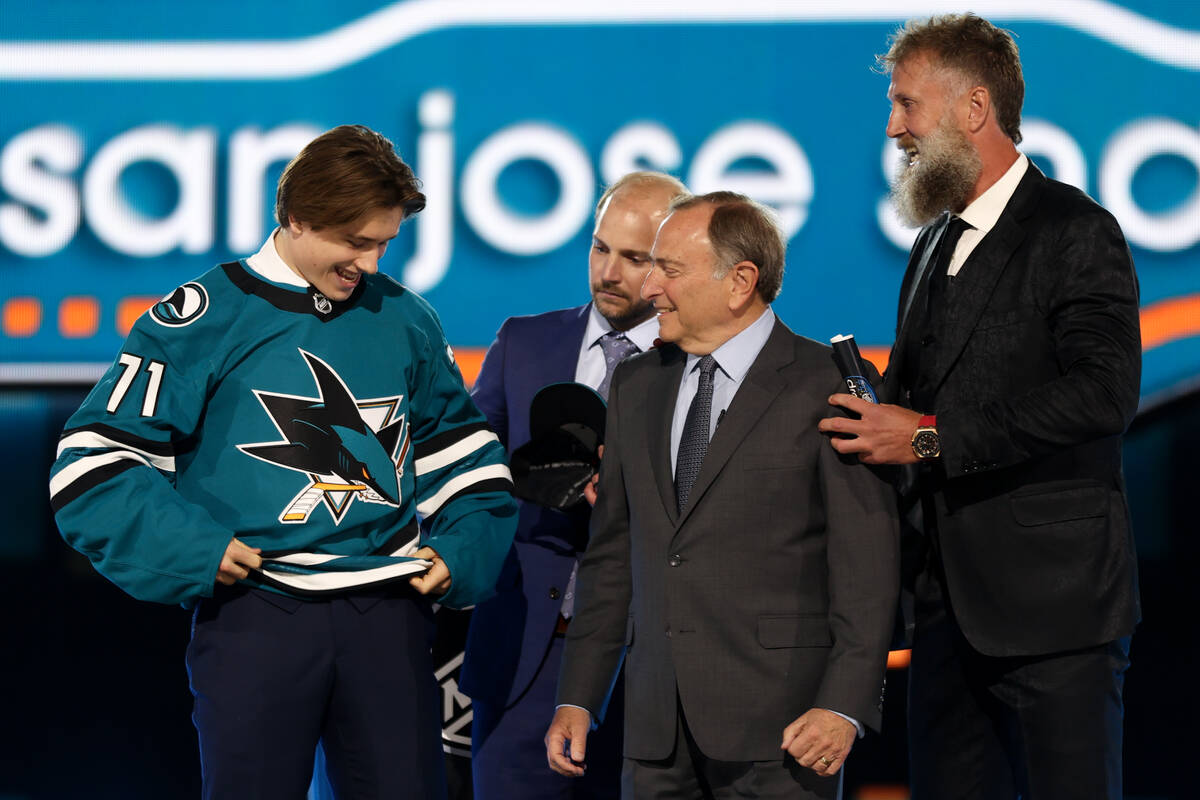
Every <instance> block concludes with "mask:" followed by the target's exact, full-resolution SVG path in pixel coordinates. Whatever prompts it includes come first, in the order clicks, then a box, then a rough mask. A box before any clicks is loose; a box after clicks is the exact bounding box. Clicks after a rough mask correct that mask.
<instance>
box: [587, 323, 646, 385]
mask: <svg viewBox="0 0 1200 800" xmlns="http://www.w3.org/2000/svg"><path fill="white" fill-rule="evenodd" d="M600 349H601V350H603V351H604V380H602V381H600V385H599V386H597V387H596V393H597V394H599V395H600V396H601V397H603V398H604V399H605V400H607V399H608V386H609V384H611V383H612V376H613V370H615V369H616V368H617V364H620V363H621V362H622V361H624V360H625V359H626V358H628V357H629V356H631V355H633V354H634V353H636V352H638V346H637V345H636V344H634V343H633V342H631V341H629V338H628V337H627V336H625V334H623V333H621V332H620V331H609V332H608V333H606V334H604V335H603V336H601V337H600Z"/></svg>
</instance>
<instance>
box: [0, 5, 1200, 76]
mask: <svg viewBox="0 0 1200 800" xmlns="http://www.w3.org/2000/svg"><path fill="white" fill-rule="evenodd" d="M961 10H962V2H961V0H919V1H917V2H904V0H862V2H857V3H846V2H811V0H792V2H784V1H782V0H740V2H737V3H729V2H728V0H693V2H690V3H667V2H647V0H572V2H562V0H524V2H517V1H516V0H511V1H510V2H504V3H499V2H493V0H411V2H404V3H395V4H393V5H391V6H388V7H386V8H383V9H380V10H379V11H375V12H372V13H370V14H367V15H366V16H364V17H361V18H359V19H357V20H354V21H353V22H349V23H347V24H345V25H342V26H340V27H338V28H334V29H333V30H331V31H328V32H326V33H320V34H316V35H313V36H307V37H302V38H297V39H291V40H282V41H270V40H247V41H140V42H117V41H92V42H87V41H72V42H55V41H40V42H39V41H28V42H13V41H10V42H4V43H0V80H89V81H90V80H123V79H132V80H189V79H194V80H285V79H294V78H305V77H310V76H313V75H321V74H324V73H327V72H331V71H333V70H336V69H340V68H342V67H345V66H348V65H350V64H354V63H356V62H358V61H362V60H363V59H365V58H368V57H370V56H372V55H375V54H376V53H379V52H381V51H383V50H386V49H387V48H389V47H394V46H395V45H398V44H400V43H402V42H404V41H407V40H409V39H412V38H414V37H416V36H419V35H421V34H424V33H431V32H434V31H439V30H445V29H449V28H456V27H463V26H484V25H486V26H496V27H503V26H545V25H625V24H712V23H725V24H737V23H768V22H776V23H778V22H827V23H828V22H895V21H899V20H903V19H907V18H909V17H916V16H927V15H930V14H937V13H945V12H951V11H953V12H957V11H961ZM972 10H973V11H975V12H976V13H978V14H980V15H982V16H985V17H987V18H989V19H992V20H995V21H997V22H1013V21H1022V22H1043V23H1048V24H1053V25H1059V26H1062V27H1064V28H1070V29H1073V30H1077V31H1080V32H1081V33H1085V34H1088V35H1090V36H1094V37H1096V38H1097V39H1100V40H1102V41H1105V42H1108V43H1109V44H1112V45H1114V46H1116V47H1119V48H1121V49H1124V50H1127V51H1129V52H1131V53H1136V54H1138V55H1140V56H1142V57H1144V58H1147V59H1149V60H1151V61H1157V62H1160V63H1162V64H1165V65H1167V66H1171V67H1177V68H1180V69H1188V70H1200V31H1192V30H1185V29H1181V28H1177V27H1174V26H1172V25H1167V24H1165V23H1162V22H1159V21H1157V20H1154V19H1151V18H1149V17H1146V16H1143V15H1141V14H1137V13H1135V12H1133V11H1129V10H1128V9H1124V8H1121V7H1119V6H1117V5H1115V4H1113V3H1110V2H1106V0H1057V1H1056V2H1046V0H975V2H974V3H972Z"/></svg>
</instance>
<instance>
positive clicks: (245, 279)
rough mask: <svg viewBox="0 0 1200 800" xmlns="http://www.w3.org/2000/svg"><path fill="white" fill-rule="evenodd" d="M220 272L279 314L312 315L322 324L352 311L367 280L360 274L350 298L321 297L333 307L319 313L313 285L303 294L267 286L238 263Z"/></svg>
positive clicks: (230, 263)
mask: <svg viewBox="0 0 1200 800" xmlns="http://www.w3.org/2000/svg"><path fill="white" fill-rule="evenodd" d="M221 269H223V270H225V276H226V277H227V278H229V280H230V281H231V282H232V283H233V285H234V286H236V287H237V288H239V289H241V290H242V291H243V292H245V293H246V294H252V295H256V296H258V297H261V298H262V299H263V300H266V301H267V302H268V303H270V304H271V305H273V306H275V307H276V308H278V309H279V310H280V311H291V312H293V313H296V314H311V315H312V316H314V317H316V318H317V319H319V320H321V321H322V322H328V321H330V320H331V319H336V318H337V317H339V316H341V315H342V314H344V313H346V312H347V311H349V310H350V309H351V308H353V307H354V305H355V304H356V303H357V302H358V301H359V298H361V297H362V293H363V292H364V291H365V290H366V285H367V277H368V276H366V275H363V276H362V279H361V280H360V281H359V282H358V285H357V286H355V287H354V291H353V292H351V293H350V297H348V298H346V299H345V300H334V299H332V298H328V297H325V296H324V295H321V297H322V298H324V299H325V301H326V302H328V303H329V304H330V305H332V306H333V308H332V309H331V310H330V311H329V312H328V313H324V314H322V313H321V312H320V311H318V310H317V303H316V300H315V298H316V296H317V294H318V293H317V290H316V289H314V288H313V287H312V286H309V287H308V290H307V291H304V292H299V291H291V290H289V289H284V288H283V287H282V286H276V285H275V284H273V283H268V282H267V281H264V280H263V279H261V278H259V277H256V276H255V275H254V274H253V273H251V272H250V270H247V269H246V268H245V267H243V266H242V264H241V262H238V261H230V262H229V263H228V264H222V265H221Z"/></svg>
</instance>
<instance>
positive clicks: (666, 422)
mask: <svg viewBox="0 0 1200 800" xmlns="http://www.w3.org/2000/svg"><path fill="white" fill-rule="evenodd" d="M659 353H660V356H661V358H662V359H663V362H662V364H663V368H662V369H660V370H658V371H657V373H656V374H655V376H654V383H653V384H652V385H651V387H650V391H649V392H648V397H647V400H646V417H645V424H646V439H645V441H646V442H648V443H649V447H650V464H651V467H652V468H653V470H654V482H655V484H656V485H657V486H658V494H659V496H660V497H661V498H662V503H663V508H664V509H665V510H666V512H667V517H668V518H669V519H670V520H671V522H672V523H674V522H675V517H676V516H677V512H676V510H675V479H674V477H673V473H674V468H673V465H672V464H671V421H672V417H674V416H675V399H676V398H677V397H678V396H679V382H680V381H681V380H682V379H683V368H684V365H685V364H686V363H687V356H686V355H685V354H684V353H683V351H682V350H680V349H679V348H677V347H675V346H673V345H667V346H664V347H662V348H660V349H659Z"/></svg>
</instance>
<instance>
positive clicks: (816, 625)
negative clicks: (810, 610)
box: [758, 614, 833, 650]
mask: <svg viewBox="0 0 1200 800" xmlns="http://www.w3.org/2000/svg"><path fill="white" fill-rule="evenodd" d="M758 643H759V644H761V645H762V646H763V647H765V648H767V649H769V650H770V649H775V648H779V647H832V646H833V635H832V634H831V633H830V632H829V618H828V617H826V616H824V615H822V614H767V615H764V616H761V617H759V618H758Z"/></svg>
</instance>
